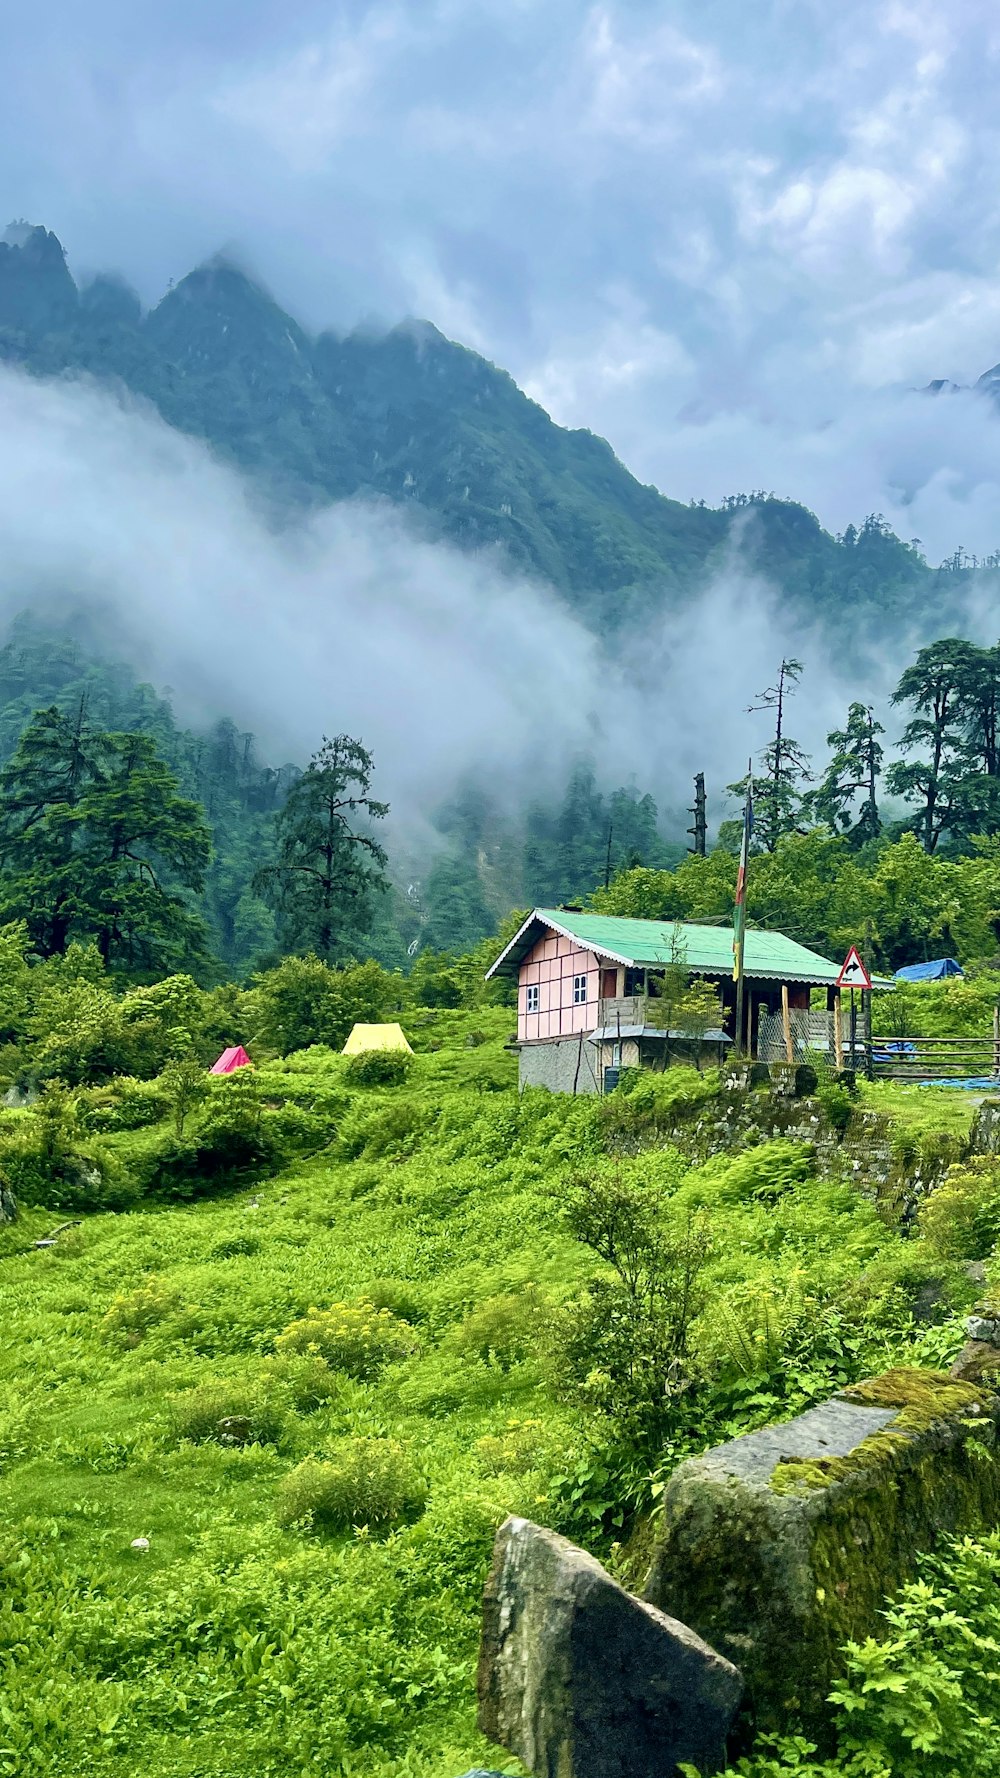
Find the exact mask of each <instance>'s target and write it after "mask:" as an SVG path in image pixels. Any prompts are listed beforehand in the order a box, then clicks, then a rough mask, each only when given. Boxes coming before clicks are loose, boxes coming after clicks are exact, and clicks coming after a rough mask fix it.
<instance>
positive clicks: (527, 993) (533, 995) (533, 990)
mask: <svg viewBox="0 0 1000 1778" xmlns="http://www.w3.org/2000/svg"><path fill="white" fill-rule="evenodd" d="M524 1010H525V1012H537V1011H538V983H537V982H529V984H528V986H527V987H526V988H525V990H524Z"/></svg>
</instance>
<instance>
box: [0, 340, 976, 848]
mask: <svg viewBox="0 0 1000 1778" xmlns="http://www.w3.org/2000/svg"><path fill="white" fill-rule="evenodd" d="M78 606H85V607H91V608H97V609H99V610H101V611H102V612H103V613H104V615H105V623H106V628H107V634H108V637H109V643H110V645H111V646H112V647H113V648H114V650H115V651H116V652H118V653H120V654H123V655H125V657H126V658H128V659H130V660H131V662H132V664H133V665H134V666H135V668H136V670H137V671H138V672H139V673H140V674H142V675H143V676H144V677H148V678H150V679H152V680H153V682H154V683H156V684H158V685H161V686H163V685H169V686H171V687H173V688H174V697H175V702H176V706H177V709H178V714H179V716H180V717H181V718H182V719H183V720H187V721H194V722H195V723H197V722H204V721H207V720H210V719H212V718H214V717H215V716H218V715H220V714H222V713H226V714H229V715H231V716H232V717H233V718H234V720H236V721H237V722H238V723H239V724H241V725H243V726H246V727H249V728H252V729H254V730H255V731H256V732H257V733H258V735H259V736H260V739H261V744H262V746H263V748H264V750H265V752H266V753H267V754H268V755H269V756H270V757H271V758H292V759H296V760H299V761H301V760H304V759H305V758H306V757H307V756H308V754H309V753H310V752H311V751H312V749H313V748H314V747H315V746H316V745H317V744H318V742H319V739H320V736H321V735H322V734H323V733H324V732H325V733H327V734H330V733H333V732H337V731H341V730H346V731H347V732H349V733H351V734H354V735H357V736H359V737H360V738H362V739H363V740H364V741H365V743H366V744H367V745H368V746H370V747H371V748H372V749H373V751H374V753H375V756H376V762H377V774H378V785H379V792H380V794H383V795H385V796H387V797H388V798H389V799H390V800H391V801H392V803H393V806H394V818H395V820H396V822H398V823H399V824H401V825H403V826H408V827H409V828H411V829H412V830H416V829H418V828H420V827H422V825H423V823H424V822H425V820H426V818H427V817H428V816H429V814H430V813H431V812H432V811H433V809H434V807H435V805H436V804H437V803H438V801H439V800H440V799H441V798H442V797H443V796H445V795H446V794H447V793H448V792H449V790H451V789H452V788H454V787H455V785H456V784H457V783H459V782H460V781H461V780H462V779H463V778H465V777H467V776H468V775H469V774H470V773H475V774H478V775H479V777H480V778H481V779H482V781H483V782H484V783H485V784H486V785H488V787H489V789H490V791H491V793H492V794H494V795H496V796H498V797H499V799H500V800H501V801H502V802H507V803H509V804H511V805H515V804H518V803H521V802H522V801H523V800H524V798H525V797H527V796H529V795H538V794H546V793H550V792H558V790H559V789H561V786H562V783H563V782H564V779H565V774H566V772H567V770H568V767H569V765H570V762H571V761H572V760H573V759H574V758H575V757H578V756H579V755H581V754H584V753H586V754H590V755H592V756H593V758H594V759H595V761H596V762H597V765H598V769H599V772H600V776H601V778H602V780H603V781H604V782H606V783H607V784H608V785H609V786H610V785H613V784H615V783H619V782H622V781H625V780H627V779H628V778H629V777H630V776H634V778H635V780H636V781H637V783H638V785H639V787H640V788H641V789H642V790H647V789H649V790H652V792H653V793H654V795H655V796H656V798H657V801H658V802H659V804H660V806H661V809H662V810H663V811H664V813H665V814H666V815H667V816H668V817H669V816H670V815H673V816H674V817H675V821H676V825H678V826H683V825H684V823H681V822H680V821H679V815H680V811H681V810H682V809H683V808H684V806H685V805H686V802H687V800H688V792H689V788H690V778H691V775H692V774H693V773H694V772H695V771H698V770H704V771H706V772H707V774H708V776H709V782H710V788H711V790H712V793H713V803H714V806H715V809H716V811H717V812H721V809H722V806H723V796H722V793H723V787H724V785H725V783H726V782H727V780H729V779H732V778H735V777H736V776H738V774H739V772H740V771H741V769H742V766H743V762H744V761H745V759H746V757H747V754H748V753H749V752H750V751H751V750H753V751H754V752H756V751H758V750H759V748H760V747H762V746H763V745H764V743H765V741H766V738H767V733H766V727H767V719H766V718H765V717H762V716H760V715H757V716H751V715H749V714H748V713H747V708H746V707H747V705H748V704H749V703H750V702H751V701H752V700H753V697H754V694H755V693H757V692H758V691H760V690H761V689H762V688H763V687H764V686H765V685H768V684H770V683H771V682H772V680H773V678H774V674H775V670H776V667H777V663H778V661H779V660H780V658H781V656H782V654H783V653H784V654H789V653H790V654H794V655H796V656H798V657H799V658H800V659H802V660H803V662H804V665H805V679H804V690H803V693H802V695H801V696H800V698H799V700H798V705H797V708H796V709H795V713H794V717H793V719H792V724H793V732H795V733H796V734H797V735H798V738H799V739H800V740H801V741H803V743H804V744H806V745H807V746H810V747H815V748H817V749H819V748H821V747H822V742H823V737H824V736H825V733H826V731H827V729H828V728H830V727H832V726H834V725H835V724H838V723H840V721H841V720H842V718H843V715H844V713H845V711H846V707H847V703H848V702H849V700H850V699H851V698H852V697H862V698H866V699H867V698H875V699H877V700H881V699H882V698H884V697H885V696H886V695H887V694H888V691H889V690H890V689H891V685H892V683H893V681H894V678H895V676H896V675H897V674H898V671H899V669H900V667H901V666H902V664H903V663H904V661H905V660H906V659H907V658H908V655H909V652H910V651H911V650H912V647H913V646H915V645H916V642H917V641H919V640H923V639H925V634H926V625H925V631H924V634H921V633H920V628H919V624H917V623H916V622H915V625H914V628H913V630H912V631H911V632H908V633H907V634H896V635H895V636H894V637H893V639H892V641H891V642H890V643H888V644H887V643H886V642H885V640H884V639H883V640H882V641H881V642H880V644H879V647H878V648H877V649H872V650H870V651H868V653H867V654H864V650H862V653H863V655H864V658H865V659H866V662H867V665H866V669H865V677H864V681H863V682H861V681H860V680H859V678H858V667H857V661H856V659H855V660H854V661H852V662H845V664H844V669H843V671H840V670H838V667H837V664H836V663H831V661H830V658H829V645H828V641H827V640H826V638H825V636H824V633H823V631H822V629H821V628H820V626H819V624H818V622H817V624H815V625H812V626H811V625H809V624H803V623H802V622H801V621H798V622H795V623H792V622H791V621H790V620H789V618H788V615H787V612H786V611H783V609H782V601H781V598H780V595H779V594H778V592H777V591H776V590H775V589H774V588H773V587H771V586H770V585H769V584H768V583H767V581H766V580H764V579H761V578H760V577H755V576H753V575H750V574H748V573H747V571H746V569H745V567H744V566H743V563H742V559H741V555H740V533H739V527H738V526H736V527H735V528H734V533H733V539H732V548H731V552H730V557H729V560H728V562H727V563H726V564H725V565H724V566H723V567H722V569H721V570H720V571H719V572H718V573H717V574H716V576H715V578H714V579H713V580H712V581H711V582H710V583H709V584H706V586H705V587H704V588H703V589H702V591H701V593H700V595H699V596H697V597H696V598H694V599H693V600H692V602H691V603H690V605H689V606H688V607H687V608H686V609H685V610H684V611H683V612H677V611H676V610H667V609H663V610H661V611H660V612H659V613H658V614H654V615H653V616H652V617H651V619H650V620H649V622H647V623H644V624H643V626H642V630H641V634H639V635H632V636H630V637H627V638H626V641H625V642H624V643H623V644H622V645H621V647H620V649H618V650H617V651H616V652H612V651H610V650H609V649H608V648H607V647H605V646H603V645H602V644H601V643H600V642H599V641H598V640H597V639H596V638H595V636H594V635H592V634H591V632H590V631H588V630H587V629H586V628H585V627H584V626H583V625H582V624H581V623H580V622H578V621H577V619H576V618H575V617H574V615H573V614H572V613H571V612H570V611H569V610H568V609H567V608H566V606H565V605H563V604H562V603H561V602H560V601H559V600H558V599H557V598H556V597H555V596H554V595H553V594H551V593H550V592H548V591H547V590H546V589H545V588H544V587H541V586H539V585H537V584H532V583H531V582H529V581H528V580H526V579H524V578H522V577H518V576H516V575H513V574H511V573H509V572H508V571H506V570H505V568H504V566H503V564H502V562H501V560H500V559H499V558H498V557H495V556H493V555H491V554H489V553H483V554H479V555H476V556H470V555H467V554H463V553H462V552H460V551H458V550H456V549H453V548H450V547H449V546H447V545H444V544H440V543H432V542H429V541H427V539H426V537H424V536H421V535H420V534H419V533H418V532H417V531H415V529H414V528H413V527H412V525H411V523H410V521H409V518H408V516H407V515H406V514H405V513H401V512H400V511H398V510H397V509H393V508H392V507H389V506H387V505H382V504H378V505H366V504H361V503H355V502H350V503H345V504H342V505H337V506H332V507H329V508H327V509H326V510H325V511H323V512H320V513H319V514H316V515H313V516H312V517H309V518H308V519H302V518H297V519H296V520H294V521H291V520H290V521H288V522H287V523H286V524H284V525H283V526H276V525H275V524H273V523H271V522H270V521H269V519H268V518H267V516H266V515H265V513H264V512H263V510H262V508H261V506H260V504H259V502H258V500H257V498H256V496H255V493H254V491H253V489H252V487H251V486H250V485H249V484H248V483H247V482H246V481H245V480H244V479H243V478H242V477H241V476H240V475H239V474H238V473H237V472H236V471H234V470H232V469H230V468H227V467H225V466H223V465H222V464H221V463H219V462H218V461H217V460H216V459H215V458H213V456H212V455H211V453H210V452H209V451H208V450H207V448H206V447H205V446H203V445H202V444H200V443H198V442H197V441H195V440H191V439H187V438H185V437H183V436H181V435H180V434H178V433H176V432H174V431H172V430H171V429H170V428H169V427H168V426H166V425H165V424H164V423H163V422H162V421H161V420H160V419H159V418H158V417H157V416H156V415H155V414H154V413H153V412H152V411H151V410H149V409H147V408H145V407H143V406H141V405H139V404H135V403H125V402H123V401H121V400H119V399H118V398H116V397H114V396H112V395H111V394H109V393H108V392H106V391H103V390H100V389H98V388H97V387H94V386H89V385H87V384H82V383H66V382H59V383H56V382H40V381H37V380H33V379H31V378H29V377H26V376H24V375H22V374H21V373H19V372H15V371H13V370H10V369H3V370H0V617H8V618H9V617H10V616H12V615H13V614H14V613H16V612H18V611H20V610H23V609H25V608H28V609H31V610H33V611H35V612H36V613H38V614H39V615H41V616H45V615H50V616H59V615H65V614H67V613H69V612H71V611H72V610H73V609H74V608H75V607H78ZM987 613H988V604H987V605H986V606H985V608H984V610H983V611H982V612H981V613H980V614H978V615H977V616H976V618H975V625H976V627H977V628H983V627H984V626H987V625H988V621H989V619H988V615H987Z"/></svg>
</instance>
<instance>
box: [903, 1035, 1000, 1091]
mask: <svg viewBox="0 0 1000 1778" xmlns="http://www.w3.org/2000/svg"><path fill="white" fill-rule="evenodd" d="M872 1073H873V1075H874V1076H875V1079H876V1080H902V1081H906V1080H912V1081H921V1080H995V1081H996V1082H997V1086H998V1088H1000V1040H998V1038H997V1037H995V1036H991V1037H874V1038H873V1039H872Z"/></svg>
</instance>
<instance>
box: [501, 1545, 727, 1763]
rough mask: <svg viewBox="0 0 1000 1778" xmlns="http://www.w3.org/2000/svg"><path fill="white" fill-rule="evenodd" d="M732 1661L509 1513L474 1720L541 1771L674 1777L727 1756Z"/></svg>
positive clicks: (580, 1556) (585, 1559) (583, 1558)
mask: <svg viewBox="0 0 1000 1778" xmlns="http://www.w3.org/2000/svg"><path fill="white" fill-rule="evenodd" d="M742 1690H743V1684H742V1679H741V1677H740V1674H739V1672H738V1671H737V1669H736V1668H735V1667H734V1666H732V1665H731V1663H730V1662H729V1661H727V1660H725V1659H724V1658H723V1657H722V1656H721V1655H720V1654H717V1653H716V1651H715V1649H714V1648H709V1646H708V1644H707V1643H705V1642H703V1641H702V1640H701V1638H700V1637H699V1636H696V1635H695V1634H694V1632H693V1631H691V1630H689V1629H688V1628H687V1626H686V1625H685V1624H680V1623H675V1622H674V1620H673V1619H672V1618H670V1617H667V1616H665V1614H664V1613H663V1612H661V1611H658V1610H656V1609H655V1608H654V1607H653V1606H651V1605H649V1604H645V1603H643V1601H642V1600H640V1599H635V1598H633V1597H632V1595H631V1594H630V1593H626V1592H625V1590H624V1588H622V1587H620V1586H618V1585H617V1583H616V1582H615V1581H613V1580H612V1579H611V1576H610V1575H609V1574H607V1573H606V1572H605V1570H604V1569H603V1568H602V1567H601V1565H600V1563H599V1562H596V1561H595V1560H594V1558H593V1556H588V1555H587V1554H586V1553H585V1552H584V1551H583V1550H580V1549H577V1548H576V1547H575V1545H574V1544H571V1543H569V1542H568V1541H567V1540H566V1538H564V1537H557V1536H556V1535H555V1533H554V1532H552V1531H545V1530H542V1529H541V1527H540V1526H538V1525H532V1524H531V1523H530V1522H529V1521H528V1520H527V1519H516V1518H511V1519H508V1520H507V1521H506V1523H505V1524H504V1525H502V1526H501V1528H500V1530H499V1532H498V1533H497V1540H496V1544H495V1546H494V1551H493V1566H492V1569H491V1571H490V1576H489V1580H488V1581H487V1584H486V1594H485V1598H484V1603H483V1639H482V1646H481V1650H480V1657H479V1674H478V1693H479V1726H480V1728H481V1729H482V1731H483V1733H484V1734H486V1735H488V1736H489V1737H490V1739H491V1740H493V1741H497V1742H499V1743H500V1745H501V1746H502V1747H506V1748H507V1749H508V1750H509V1751H510V1752H511V1753H515V1754H517V1756H518V1758H519V1759H521V1760H523V1762H524V1764H525V1765H526V1766H527V1767H528V1769H529V1771H530V1772H532V1773H533V1774H534V1775H535V1778H673V1775H674V1773H675V1772H676V1770H677V1767H678V1765H679V1764H680V1762H682V1761H686V1762H690V1763H691V1764H692V1765H695V1766H697V1767H698V1769H699V1771H701V1772H702V1773H707V1772H714V1771H717V1770H719V1768H720V1767H721V1766H722V1765H723V1764H724V1761H725V1741H726V1735H727V1733H728V1731H729V1728H730V1726H731V1724H732V1721H733V1718H734V1716H735V1714H736V1710H737V1708H738V1705H739V1701H740V1697H741V1695H742Z"/></svg>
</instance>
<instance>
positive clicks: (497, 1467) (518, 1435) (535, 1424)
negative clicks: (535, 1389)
mask: <svg viewBox="0 0 1000 1778" xmlns="http://www.w3.org/2000/svg"><path fill="white" fill-rule="evenodd" d="M545 1442H546V1441H545V1421H544V1420H508V1422H507V1424H506V1426H505V1427H504V1429H503V1431H502V1432H500V1433H490V1434H488V1435H487V1436H486V1437H485V1438H477V1440H476V1455H477V1456H478V1458H479V1461H480V1463H481V1464H482V1466H483V1469H484V1470H485V1471H486V1474H487V1475H520V1474H521V1473H522V1472H523V1471H524V1470H526V1469H532V1468H534V1466H535V1464H536V1463H537V1462H538V1461H539V1459H540V1457H541V1456H542V1454H543V1451H544V1449H545Z"/></svg>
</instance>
